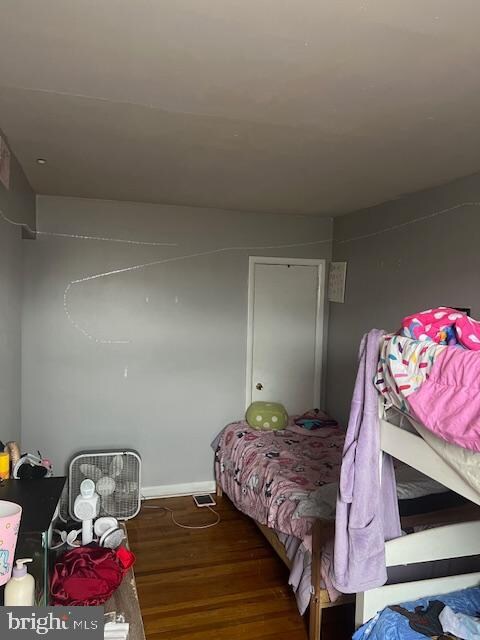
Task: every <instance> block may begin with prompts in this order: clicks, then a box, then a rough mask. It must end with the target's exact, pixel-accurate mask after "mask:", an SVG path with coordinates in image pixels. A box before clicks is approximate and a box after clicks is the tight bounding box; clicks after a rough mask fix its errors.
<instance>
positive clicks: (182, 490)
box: [142, 480, 215, 500]
mask: <svg viewBox="0 0 480 640" xmlns="http://www.w3.org/2000/svg"><path fill="white" fill-rule="evenodd" d="M214 491H215V481H214V480H205V481H204V482H186V483H185V484H161V485H158V486H156V487H142V497H143V498H145V500H153V499H154V498H175V497H176V496H191V495H193V494H194V493H213V492H214Z"/></svg>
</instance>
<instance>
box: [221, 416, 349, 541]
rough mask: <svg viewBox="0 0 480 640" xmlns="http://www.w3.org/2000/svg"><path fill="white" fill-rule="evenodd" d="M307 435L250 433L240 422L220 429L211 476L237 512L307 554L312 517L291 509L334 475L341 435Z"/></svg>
mask: <svg viewBox="0 0 480 640" xmlns="http://www.w3.org/2000/svg"><path fill="white" fill-rule="evenodd" d="M313 433H314V435H312V434H310V433H309V434H305V435H303V434H299V433H297V432H294V431H288V429H287V430H285V431H256V430H254V429H251V428H250V427H249V426H248V425H247V424H246V423H245V422H234V423H232V424H229V425H228V426H226V427H225V429H224V430H223V431H222V433H221V434H220V436H219V438H218V439H217V442H216V450H215V475H216V479H217V482H218V483H219V484H220V486H221V487H222V489H223V491H225V493H226V494H227V495H228V497H229V498H230V499H231V500H232V502H233V503H234V504H235V506H236V507H237V509H239V510H240V511H242V512H243V513H246V514H247V515H248V516H250V517H251V518H254V519H255V520H257V521H258V522H260V523H261V524H265V525H267V526H269V527H271V528H273V529H276V530H277V531H280V532H281V533H284V534H287V535H293V536H295V537H296V538H299V539H300V540H302V542H303V544H304V546H305V548H306V549H308V550H311V528H312V523H313V518H306V517H299V516H298V515H297V507H298V506H299V504H300V503H301V502H302V501H304V500H306V499H308V496H309V494H310V493H311V492H314V491H315V490H316V489H318V487H321V486H323V485H325V484H328V483H331V482H337V481H338V478H339V475H340V466H341V459H342V450H343V442H344V439H345V433H344V431H343V430H342V429H339V428H338V427H332V428H329V427H325V428H323V429H321V430H319V431H317V432H313Z"/></svg>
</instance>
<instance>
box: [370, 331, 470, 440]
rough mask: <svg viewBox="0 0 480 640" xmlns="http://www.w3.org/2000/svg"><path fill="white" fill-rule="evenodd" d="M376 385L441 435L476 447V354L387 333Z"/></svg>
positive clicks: (406, 410) (402, 408)
mask: <svg viewBox="0 0 480 640" xmlns="http://www.w3.org/2000/svg"><path fill="white" fill-rule="evenodd" d="M375 384H376V385H377V388H378V390H379V391H380V393H381V394H382V395H383V396H384V397H385V398H387V400H388V402H389V403H390V404H391V405H393V406H395V407H397V408H398V409H401V410H402V411H405V412H406V413H408V414H410V415H411V416H412V417H413V418H414V419H416V420H417V421H418V422H420V423H422V424H423V425H424V426H425V427H426V428H427V429H429V430H430V431H431V432H432V433H434V434H435V435H436V436H438V437H439V438H442V439H443V440H446V441H447V442H450V443H451V444H456V445H459V446H461V447H464V448H466V449H471V450H472V451H477V452H478V451H480V352H478V351H467V350H465V349H462V348H459V347H455V346H442V345H439V344H437V343H436V342H433V341H431V340H430V341H418V340H410V339H409V338H405V337H403V336H386V337H385V339H384V342H383V346H382V349H381V357H380V361H379V367H378V370H377V375H376V378H375Z"/></svg>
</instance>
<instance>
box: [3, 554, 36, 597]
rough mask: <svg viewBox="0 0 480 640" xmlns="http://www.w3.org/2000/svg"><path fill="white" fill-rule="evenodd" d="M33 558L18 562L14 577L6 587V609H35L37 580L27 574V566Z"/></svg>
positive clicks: (13, 573)
mask: <svg viewBox="0 0 480 640" xmlns="http://www.w3.org/2000/svg"><path fill="white" fill-rule="evenodd" d="M27 562H33V560H32V558H22V559H21V560H17V561H16V566H15V567H13V570H12V577H11V578H10V580H9V581H8V582H7V584H6V586H5V606H6V607H33V606H34V605H35V578H34V577H33V576H32V575H31V574H29V573H28V572H27V567H26V566H25V564H26V563H27Z"/></svg>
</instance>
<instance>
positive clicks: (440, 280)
mask: <svg viewBox="0 0 480 640" xmlns="http://www.w3.org/2000/svg"><path fill="white" fill-rule="evenodd" d="M465 202H478V203H479V204H480V175H476V176H472V177H469V178H464V179H462V180H457V181H455V182H452V183H450V184H449V185H447V186H444V187H439V188H436V189H431V190H427V191H422V192H418V193H416V194H413V195H410V196H407V197H405V198H402V199H400V200H396V201H394V202H387V203H385V204H382V205H380V206H377V207H373V208H370V209H365V210H363V211H360V212H355V213H351V214H348V215H346V216H342V217H340V218H336V219H335V223H334V239H335V242H334V246H333V259H334V260H347V261H348V267H347V288H346V298H345V304H331V305H330V322H329V341H328V380H327V405H328V409H329V411H331V412H332V414H334V415H335V416H338V417H339V419H341V420H342V421H343V422H346V420H347V417H348V411H349V406H350V399H351V394H352V389H353V383H354V377H355V373H356V358H357V351H358V345H359V342H360V339H361V336H362V335H363V334H364V333H365V332H366V331H368V330H369V329H371V328H373V327H377V328H384V329H387V330H395V329H397V328H398V326H399V322H400V320H401V319H402V318H403V317H404V316H406V315H408V314H410V313H413V312H415V311H418V310H421V309H428V308H430V307H433V306H437V305H448V306H458V307H471V308H472V312H473V315H474V316H476V317H477V318H478V317H480V206H475V207H472V206H462V207H458V208H456V209H454V210H453V211H451V212H448V213H445V214H442V215H439V216H436V217H431V218H428V219H425V220H423V221H419V222H417V223H415V224H412V225H408V224H407V225H406V226H401V227H398V228H396V229H393V230H392V231H389V232H387V233H382V234H380V235H375V236H374V237H371V238H365V239H358V240H354V241H350V242H345V240H347V239H350V238H354V237H357V236H360V235H364V234H369V233H376V232H378V231H380V230H382V229H387V228H388V227H392V226H395V225H403V224H404V223H408V222H409V221H412V220H414V219H416V218H420V217H422V216H427V215H429V214H431V213H433V212H436V211H439V210H443V209H447V208H449V207H452V206H455V205H458V204H460V203H465Z"/></svg>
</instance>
